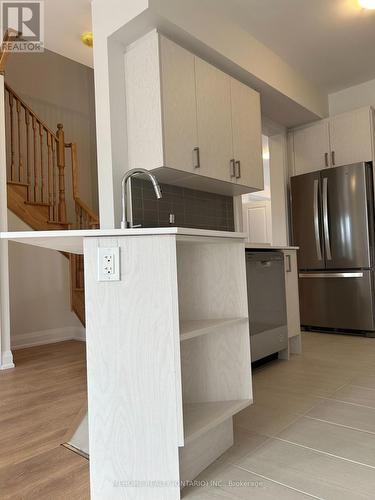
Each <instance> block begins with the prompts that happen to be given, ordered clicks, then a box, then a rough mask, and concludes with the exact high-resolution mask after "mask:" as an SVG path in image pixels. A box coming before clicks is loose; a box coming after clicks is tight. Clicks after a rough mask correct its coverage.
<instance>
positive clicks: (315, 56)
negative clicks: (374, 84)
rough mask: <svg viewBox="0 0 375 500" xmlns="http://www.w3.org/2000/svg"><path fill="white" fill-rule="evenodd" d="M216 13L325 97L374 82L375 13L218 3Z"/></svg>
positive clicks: (298, 4) (345, 6)
mask: <svg viewBox="0 0 375 500" xmlns="http://www.w3.org/2000/svg"><path fill="white" fill-rule="evenodd" d="M217 5H218V8H220V9H222V10H223V12H224V13H226V14H227V15H228V16H230V17H231V18H232V19H233V20H234V21H235V22H237V23H238V24H239V25H240V26H241V27H242V28H243V29H245V30H246V31H248V32H249V33H250V34H251V35H253V36H254V37H255V38H256V39H258V40H259V41H260V42H262V43H263V44H264V45H266V46H267V47H268V48H270V49H271V50H272V51H273V52H275V53H276V54H278V55H279V56H280V57H281V58H282V59H284V60H285V61H286V62H287V63H288V64H289V65H290V66H292V67H293V68H294V69H296V70H297V71H299V72H300V73H301V74H302V75H303V76H304V77H305V78H306V79H307V80H309V81H310V82H312V83H314V84H316V85H318V86H319V87H321V88H322V89H323V90H325V91H327V92H335V91H337V90H340V89H343V88H346V87H350V86H351V85H355V84H358V83H362V82H364V81H367V80H371V79H373V78H375V63H374V50H375V49H374V47H375V10H373V11H365V10H363V9H361V8H359V6H358V2H357V0H217Z"/></svg>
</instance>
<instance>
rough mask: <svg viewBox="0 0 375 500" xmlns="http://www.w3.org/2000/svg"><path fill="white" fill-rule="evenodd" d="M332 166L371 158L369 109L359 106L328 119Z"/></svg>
mask: <svg viewBox="0 0 375 500" xmlns="http://www.w3.org/2000/svg"><path fill="white" fill-rule="evenodd" d="M330 137H331V151H332V153H331V161H332V166H340V165H350V164H351V163H357V162H362V161H371V160H372V141H371V120H370V109H369V108H361V109H358V110H356V111H352V112H350V113H343V114H342V115H337V116H333V117H332V118H331V119H330Z"/></svg>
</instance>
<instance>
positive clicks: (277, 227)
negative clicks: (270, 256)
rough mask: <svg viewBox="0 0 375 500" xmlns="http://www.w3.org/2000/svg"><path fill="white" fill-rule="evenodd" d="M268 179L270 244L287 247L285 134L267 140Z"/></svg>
mask: <svg viewBox="0 0 375 500" xmlns="http://www.w3.org/2000/svg"><path fill="white" fill-rule="evenodd" d="M269 149H270V178H271V210H272V243H273V244H274V245H287V244H288V243H289V232H288V231H289V229H288V189H287V183H288V176H287V171H288V168H287V145H286V135H285V132H284V133H281V134H277V135H272V136H271V137H270V138H269Z"/></svg>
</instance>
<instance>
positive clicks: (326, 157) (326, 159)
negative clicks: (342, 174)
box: [324, 153, 329, 167]
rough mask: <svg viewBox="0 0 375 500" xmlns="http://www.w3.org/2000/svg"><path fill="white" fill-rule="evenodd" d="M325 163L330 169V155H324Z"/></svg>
mask: <svg viewBox="0 0 375 500" xmlns="http://www.w3.org/2000/svg"><path fill="white" fill-rule="evenodd" d="M324 161H325V164H326V167H329V164H328V153H324Z"/></svg>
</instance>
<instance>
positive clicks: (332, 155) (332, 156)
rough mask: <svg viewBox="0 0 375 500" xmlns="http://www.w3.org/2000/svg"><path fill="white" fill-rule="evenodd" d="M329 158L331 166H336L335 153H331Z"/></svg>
mask: <svg viewBox="0 0 375 500" xmlns="http://www.w3.org/2000/svg"><path fill="white" fill-rule="evenodd" d="M331 158H332V165H336V162H335V152H334V151H331Z"/></svg>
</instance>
